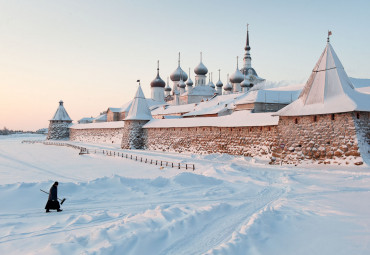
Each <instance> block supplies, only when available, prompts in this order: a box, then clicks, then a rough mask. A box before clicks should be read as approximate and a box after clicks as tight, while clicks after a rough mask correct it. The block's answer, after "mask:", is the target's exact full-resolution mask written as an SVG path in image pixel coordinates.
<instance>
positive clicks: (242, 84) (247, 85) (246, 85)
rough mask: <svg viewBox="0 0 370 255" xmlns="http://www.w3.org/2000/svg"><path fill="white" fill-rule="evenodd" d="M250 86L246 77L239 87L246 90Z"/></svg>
mask: <svg viewBox="0 0 370 255" xmlns="http://www.w3.org/2000/svg"><path fill="white" fill-rule="evenodd" d="M250 85H251V83H250V81H249V80H248V78H247V77H246V76H244V80H243V81H242V83H240V87H242V88H248V87H250Z"/></svg>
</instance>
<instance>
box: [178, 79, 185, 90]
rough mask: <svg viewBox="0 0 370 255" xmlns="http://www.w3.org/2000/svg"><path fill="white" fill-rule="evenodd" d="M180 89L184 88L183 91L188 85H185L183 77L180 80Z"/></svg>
mask: <svg viewBox="0 0 370 255" xmlns="http://www.w3.org/2000/svg"><path fill="white" fill-rule="evenodd" d="M179 88H182V89H184V88H186V84H185V82H184V81H183V80H182V77H181V78H180V81H179Z"/></svg>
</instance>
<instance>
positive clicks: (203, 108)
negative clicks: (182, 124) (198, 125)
mask: <svg viewBox="0 0 370 255" xmlns="http://www.w3.org/2000/svg"><path fill="white" fill-rule="evenodd" d="M240 96H242V94H229V95H220V96H216V97H214V98H212V99H209V100H206V101H204V102H200V103H199V104H198V105H196V106H195V107H194V109H193V111H191V112H189V113H186V114H184V117H186V116H201V115H206V114H216V113H222V112H223V111H226V110H227V109H228V106H229V105H230V104H232V103H233V102H234V101H235V99H236V98H238V97H240Z"/></svg>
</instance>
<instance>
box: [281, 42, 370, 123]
mask: <svg viewBox="0 0 370 255" xmlns="http://www.w3.org/2000/svg"><path fill="white" fill-rule="evenodd" d="M369 102H370V95H369V94H364V93H360V92H358V91H357V90H355V89H354V86H353V84H352V82H351V80H350V79H349V78H348V76H347V74H346V72H345V70H344V68H343V66H342V63H341V62H340V60H339V58H338V57H337V55H336V53H335V51H334V49H333V47H332V46H331V44H330V43H329V42H328V43H327V45H326V47H325V49H324V52H323V53H322V54H321V56H320V58H319V60H318V62H317V64H316V65H315V67H314V69H313V71H312V74H311V76H310V78H309V79H308V81H307V83H306V85H305V87H304V88H303V90H302V92H301V94H300V95H299V98H298V99H297V100H296V101H294V102H293V103H291V104H289V105H287V106H286V107H284V108H283V109H281V110H280V111H278V112H277V113H276V114H277V115H279V116H299V115H314V114H329V113H339V112H351V111H370V103H369Z"/></svg>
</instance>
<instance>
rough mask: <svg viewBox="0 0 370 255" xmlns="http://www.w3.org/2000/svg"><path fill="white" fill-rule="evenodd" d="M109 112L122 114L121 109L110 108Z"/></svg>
mask: <svg viewBox="0 0 370 255" xmlns="http://www.w3.org/2000/svg"><path fill="white" fill-rule="evenodd" d="M108 110H110V111H111V112H121V108H113V107H109V108H108Z"/></svg>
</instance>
